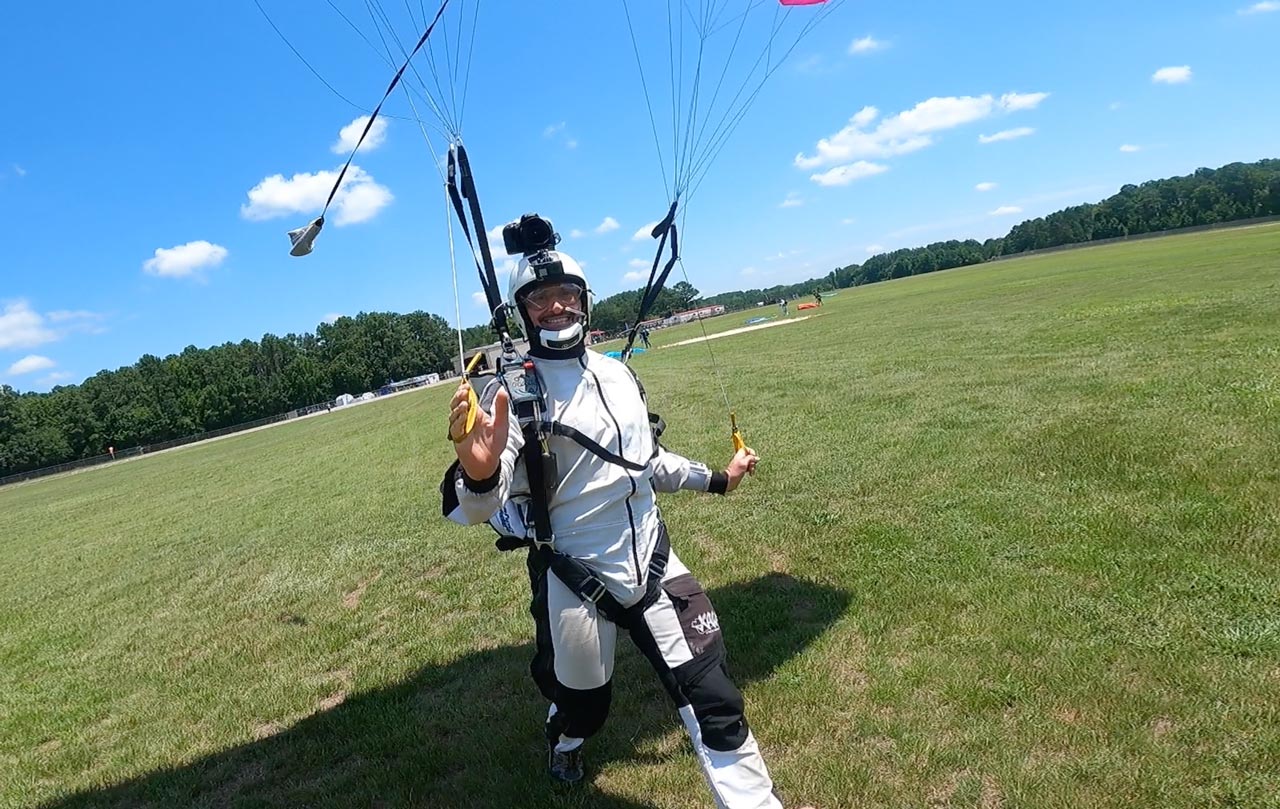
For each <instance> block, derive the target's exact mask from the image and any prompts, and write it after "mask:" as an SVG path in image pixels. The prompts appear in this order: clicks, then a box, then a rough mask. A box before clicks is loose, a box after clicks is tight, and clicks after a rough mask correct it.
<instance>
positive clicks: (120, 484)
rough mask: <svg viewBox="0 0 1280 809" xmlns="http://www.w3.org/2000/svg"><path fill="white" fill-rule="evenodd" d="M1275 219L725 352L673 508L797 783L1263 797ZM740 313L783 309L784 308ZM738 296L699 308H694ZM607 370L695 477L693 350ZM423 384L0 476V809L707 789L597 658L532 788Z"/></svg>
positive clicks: (1275, 699) (1275, 768)
mask: <svg viewBox="0 0 1280 809" xmlns="http://www.w3.org/2000/svg"><path fill="white" fill-rule="evenodd" d="M1278 257H1280V227H1275V226H1271V227H1258V228H1251V229H1242V230H1234V231H1221V232H1213V233H1208V234H1197V235H1194V236H1176V237H1169V238H1165V239H1160V240H1152V241H1142V242H1135V243H1132V244H1122V245H1114V246H1106V247H1096V248H1087V249H1080V250H1075V251H1070V252H1066V253H1059V254H1055V255H1045V256H1039V257H1028V258H1023V259H1017V260H1011V261H1005V262H999V263H996V264H991V265H986V266H979V267H974V268H967V269H962V270H955V271H950V272H945V273H937V274H933V275H928V276H923V277H918V278H910V279H902V280H899V281H893V282H889V283H883V284H877V285H874V286H871V287H866V288H859V289H856V290H844V291H842V292H841V293H840V294H839V295H838V296H837V297H834V298H831V299H829V301H828V302H827V303H826V304H825V305H824V306H823V307H822V309H820V310H818V311H816V312H813V311H810V312H805V313H796V312H795V311H794V310H793V313H792V318H793V319H795V318H796V317H797V315H798V314H810V315H814V316H812V317H810V318H808V319H807V320H804V321H801V322H796V323H793V324H789V325H784V326H778V327H774V328H769V329H764V330H760V331H755V332H750V333H746V334H741V335H735V336H728V337H725V338H723V339H717V340H714V341H712V342H711V343H710V344H709V345H710V347H711V348H712V349H713V350H714V353H715V358H716V362H717V364H718V366H719V367H720V372H721V373H720V377H721V379H722V381H723V383H724V386H725V388H726V389H727V390H728V394H729V398H730V400H731V402H732V405H733V407H734V409H735V410H736V411H737V413H738V416H739V420H740V422H741V425H742V428H743V430H744V432H745V434H746V438H747V440H748V443H749V444H751V445H752V446H754V447H755V448H757V449H758V450H759V451H760V453H761V454H762V457H763V460H762V463H761V466H760V469H759V472H758V473H757V475H756V476H755V478H754V479H752V480H750V481H748V482H747V483H746V484H745V485H744V488H743V489H742V490H741V491H740V492H738V493H736V494H734V495H732V496H730V497H729V498H727V499H723V500H722V499H711V498H708V497H706V496H696V495H691V494H683V495H680V496H671V497H666V498H664V501H663V503H664V510H665V513H666V515H667V518H668V522H669V523H670V525H671V528H672V535H673V538H674V542H675V544H676V546H677V547H678V549H679V550H680V553H681V555H682V557H684V558H685V559H686V561H687V562H688V563H689V564H690V566H691V567H692V568H693V569H694V571H695V572H696V573H697V574H698V575H699V576H700V578H702V579H703V581H704V582H705V583H706V584H707V585H708V587H709V588H711V590H712V594H713V599H715V600H716V602H717V604H718V607H719V609H720V612H721V613H722V623H723V626H724V628H725V630H726V633H727V634H728V637H729V642H730V654H731V668H732V669H733V671H734V672H735V673H736V674H737V675H738V677H739V679H740V681H741V682H742V683H743V685H744V691H745V692H746V695H747V701H748V716H749V718H750V720H751V723H752V726H753V728H754V729H755V731H756V734H757V736H758V737H759V739H760V741H761V743H762V745H763V748H764V750H765V753H766V756H767V760H768V762H769V764H770V767H771V769H772V771H773V774H774V777H775V780H776V781H777V783H778V787H779V790H780V791H781V792H782V794H783V795H784V796H785V797H786V798H787V800H788V805H791V804H792V803H794V804H795V805H799V804H800V803H804V802H809V803H814V804H815V805H817V806H819V807H822V809H830V808H831V807H853V806H877V807H919V806H928V807H945V806H951V807H969V806H973V807H995V806H1005V807H1015V806H1016V807H1080V806H1090V807H1092V806H1105V807H1133V806H1144V807H1145V806H1152V807H1203V806H1222V807H1237V806H1239V807H1263V806H1277V805H1280V799H1277V797H1276V796H1277V795H1280V573H1278V572H1277V571H1280V545H1278V544H1277V540H1278V538H1280V472H1278V471H1277V459H1280V326H1278V325H1277V324H1280V258H1278ZM764 313H765V314H769V315H776V314H777V311H776V308H770V309H768V310H767V311H766V312H764ZM751 315H752V313H741V314H737V315H730V316H726V317H723V318H718V319H716V320H714V321H710V322H707V323H706V324H705V326H706V328H707V330H708V331H709V332H718V331H724V330H727V329H730V328H737V327H740V326H741V325H743V323H742V321H744V320H745V319H746V318H748V317H750V316H751ZM699 334H701V330H700V327H699V326H698V325H696V324H692V325H689V326H684V327H679V328H674V329H669V330H663V331H660V332H654V334H653V341H654V345H655V350H653V351H650V352H647V353H645V354H643V355H639V356H637V357H636V358H635V360H634V361H633V365H634V367H635V368H636V369H637V371H638V372H639V373H640V374H641V375H642V378H643V379H644V381H645V384H646V387H647V388H648V391H649V395H650V400H651V405H652V406H653V407H654V408H655V409H656V410H658V411H660V412H662V413H663V414H664V416H665V417H666V419H667V421H668V424H669V432H668V434H667V444H668V445H669V446H670V447H671V448H673V449H675V450H677V451H680V452H683V453H685V454H687V455H690V456H692V457H699V458H705V459H707V460H709V461H711V462H713V463H716V464H722V463H723V462H724V461H725V460H727V457H728V454H729V443H728V424H727V415H726V412H725V410H726V408H725V406H724V401H723V398H722V395H721V392H720V387H719V385H718V384H717V382H716V378H715V376H714V375H712V374H711V373H710V371H709V368H710V363H711V360H710V357H709V354H708V350H707V347H705V346H703V345H689V346H682V347H675V348H663V346H670V345H671V344H672V343H675V342H678V341H679V340H682V339H688V338H690V337H694V336H697V335H699ZM448 396H449V390H447V389H446V388H436V389H431V390H428V391H423V392H417V393H412V394H407V395H404V396H399V397H394V398H392V399H389V400H385V401H379V402H374V403H371V404H368V405H364V406H361V407H358V408H353V409H350V410H346V411H343V412H335V413H333V414H329V415H325V416H323V417H318V418H313V419H307V420H303V421H299V422H296V423H291V424H287V425H285V426H281V427H277V428H274V429H269V430H264V431H261V432H256V433H252V434H246V435H242V436H236V437H232V438H228V439H225V440H222V441H217V442H213V443H209V444H205V445H198V446H193V447H189V448H185V449H182V450H178V451H174V452H170V453H165V454H161V455H157V456H154V457H149V458H144V459H140V460H136V461H130V462H126V463H120V464H116V465H114V466H111V467H108V468H103V469H98V470H93V471H89V472H84V473H81V474H73V475H68V476H64V477H59V478H53V479H47V480H42V481H36V482H32V483H27V484H21V485H18V486H11V487H6V488H4V489H0V515H3V518H2V521H0V570H3V571H4V573H5V575H4V577H3V579H0V805H2V806H33V805H51V806H59V807H77V808H78V807H88V806H121V807H123V806H130V807H133V806H156V807H162V806H163V807H168V806H244V807H258V806H280V807H295V806H333V807H348V806H408V805H414V806H430V807H513V806H548V807H588V806H591V807H594V806H604V807H624V808H626V809H639V808H640V807H670V808H672V809H674V808H675V807H688V806H703V805H709V800H708V798H707V796H706V794H705V788H704V787H703V786H702V783H701V778H700V775H699V774H698V772H697V768H696V765H695V763H694V761H693V760H692V758H691V756H690V755H689V751H688V746H687V743H685V742H684V741H683V733H682V731H681V729H680V728H679V726H678V724H677V722H676V721H675V718H674V715H673V713H672V711H671V710H670V709H669V708H668V707H667V705H666V704H665V703H664V702H663V697H662V695H661V693H660V690H659V688H658V687H657V684H656V683H655V682H654V678H652V677H651V676H650V675H649V674H648V672H647V671H646V670H645V669H644V667H643V664H642V663H641V662H640V660H639V658H638V656H637V655H636V654H634V652H633V651H631V650H630V649H624V650H623V653H622V655H621V657H622V661H621V665H620V669H619V673H618V676H617V686H618V692H617V697H616V702H615V708H614V713H613V716H612V717H611V719H610V721H609V723H608V724H607V725H606V728H605V730H604V731H603V732H602V733H601V734H600V736H598V737H597V738H596V739H594V740H593V741H592V742H591V745H590V748H589V750H590V760H589V763H590V765H591V768H592V772H591V777H592V779H593V784H592V785H591V786H589V787H587V788H585V789H584V790H581V791H579V792H577V793H568V794H561V793H556V792H553V791H552V790H551V789H550V788H549V786H548V785H547V784H546V783H545V778H544V776H543V775H542V772H541V765H542V761H541V755H542V754H541V750H540V741H539V726H540V720H541V717H542V715H543V711H544V706H543V705H541V703H540V700H539V699H538V698H537V696H536V692H535V690H534V689H533V687H532V685H531V684H530V683H529V682H528V679H527V675H526V665H527V661H528V657H529V655H530V653H531V645H530V632H529V621H528V617H527V614H526V613H525V600H526V591H527V583H526V582H525V580H524V573H523V565H522V563H521V560H520V559H519V558H518V557H516V556H514V555H504V554H499V553H497V552H496V551H494V550H493V549H492V547H491V544H490V539H491V532H489V531H488V530H487V529H482V528H478V529H472V530H465V529H462V528H458V527H455V526H451V525H450V524H448V523H446V522H445V521H443V520H442V519H441V518H440V517H439V495H438V493H437V491H436V486H437V483H438V480H439V477H440V474H441V472H442V471H443V469H444V467H445V466H446V465H447V463H448V461H449V458H450V455H451V449H450V446H449V444H448V443H447V441H445V440H444V423H445V419H444V411H445V404H446V401H447V398H448Z"/></svg>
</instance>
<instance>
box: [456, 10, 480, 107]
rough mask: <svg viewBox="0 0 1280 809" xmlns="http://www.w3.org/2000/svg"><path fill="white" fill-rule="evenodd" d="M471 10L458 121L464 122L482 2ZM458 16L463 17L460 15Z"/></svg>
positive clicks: (460, 36) (459, 35) (460, 33)
mask: <svg viewBox="0 0 1280 809" xmlns="http://www.w3.org/2000/svg"><path fill="white" fill-rule="evenodd" d="M463 5H464V6H465V5H466V0H463ZM471 8H472V11H471V39H470V40H468V42H467V69H466V72H465V73H463V75H462V103H460V104H459V105H458V120H462V118H463V114H464V113H465V112H466V109H467V90H468V89H469V88H470V87H471V57H472V55H473V54H475V52H476V20H477V19H479V17H480V0H476V2H475V4H474V5H473V6H472V7H471ZM458 16H459V17H461V16H462V15H461V14H459V15H458ZM458 38H459V41H461V38H462V26H461V23H459V26H458Z"/></svg>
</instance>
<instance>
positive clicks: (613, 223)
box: [596, 216, 622, 233]
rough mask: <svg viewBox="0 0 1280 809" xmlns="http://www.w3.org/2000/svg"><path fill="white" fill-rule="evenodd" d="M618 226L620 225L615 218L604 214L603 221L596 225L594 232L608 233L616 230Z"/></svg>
mask: <svg viewBox="0 0 1280 809" xmlns="http://www.w3.org/2000/svg"><path fill="white" fill-rule="evenodd" d="M620 227H622V226H621V225H619V224H618V220H617V219H614V218H613V217H612V216H606V217H605V218H604V221H603V222H601V223H600V224H598V225H596V233H609V232H610V231H614V230H617V229H618V228H620Z"/></svg>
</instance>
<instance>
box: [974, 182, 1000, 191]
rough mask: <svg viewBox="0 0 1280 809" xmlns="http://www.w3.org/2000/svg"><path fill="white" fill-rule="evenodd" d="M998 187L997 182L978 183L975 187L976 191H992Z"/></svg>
mask: <svg viewBox="0 0 1280 809" xmlns="http://www.w3.org/2000/svg"><path fill="white" fill-rule="evenodd" d="M995 187H996V184H995V183H990V182H988V183H978V184H977V185H975V186H974V187H973V190H974V191H992V190H994V189H995Z"/></svg>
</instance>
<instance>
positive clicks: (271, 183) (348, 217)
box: [240, 163, 395, 226]
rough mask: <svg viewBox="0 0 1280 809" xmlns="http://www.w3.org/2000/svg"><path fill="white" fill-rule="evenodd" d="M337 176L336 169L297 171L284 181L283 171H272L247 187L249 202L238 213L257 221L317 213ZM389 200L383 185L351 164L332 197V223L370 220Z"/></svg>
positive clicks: (387, 191) (341, 223)
mask: <svg viewBox="0 0 1280 809" xmlns="http://www.w3.org/2000/svg"><path fill="white" fill-rule="evenodd" d="M337 179H338V172H336V171H317V172H316V173H315V174H307V173H300V174H295V175H293V177H291V178H290V179H287V180H286V179H285V178H284V175H283V174H273V175H271V176H270V177H267V178H265V179H263V180H262V182H260V183H258V184H257V185H255V186H254V187H253V188H251V189H249V202H248V203H247V204H244V205H241V206H240V215H241V216H243V217H244V218H245V219H251V220H253V221H259V222H260V221H263V220H267V219H276V218H278V217H281V216H288V215H290V214H309V213H318V212H319V211H320V209H321V208H323V207H324V201H325V200H326V199H328V197H329V190H330V189H331V188H333V183H334V181H335V180H337ZM393 199H395V197H393V196H392V194H391V191H390V190H389V189H388V188H387V187H386V186H384V185H379V184H378V183H376V182H374V179H373V176H372V175H370V174H369V173H368V172H366V171H365V170H364V169H362V168H360V167H359V166H357V165H355V164H354V163H353V164H352V165H351V167H350V168H349V169H347V175H346V177H344V178H343V180H342V187H341V188H339V189H338V193H337V194H335V195H334V197H333V205H332V209H333V210H334V211H335V213H334V214H333V224H335V225H339V226H341V225H351V224H355V223H357V222H364V221H367V220H369V219H372V218H373V217H374V216H376V215H377V213H378V211H380V210H382V209H383V208H384V207H386V206H387V205H388V204H389V203H390V202H391V201H392V200H393Z"/></svg>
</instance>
